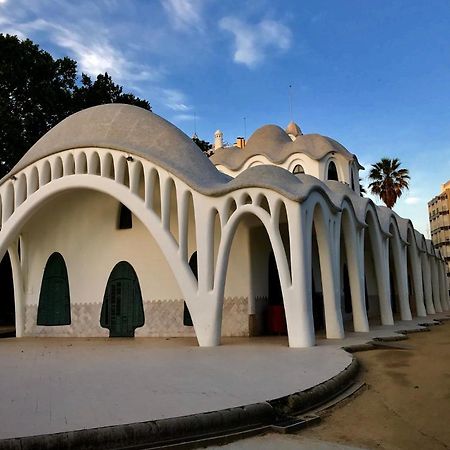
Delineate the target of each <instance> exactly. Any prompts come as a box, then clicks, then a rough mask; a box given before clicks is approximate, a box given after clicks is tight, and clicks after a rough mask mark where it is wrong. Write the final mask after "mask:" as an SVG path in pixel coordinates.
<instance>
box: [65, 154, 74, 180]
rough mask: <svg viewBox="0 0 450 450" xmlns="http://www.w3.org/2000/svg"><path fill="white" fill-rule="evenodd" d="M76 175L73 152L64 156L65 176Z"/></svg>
mask: <svg viewBox="0 0 450 450" xmlns="http://www.w3.org/2000/svg"><path fill="white" fill-rule="evenodd" d="M74 173H75V159H74V157H73V154H72V153H71V152H67V153H66V154H65V155H64V156H63V174H64V176H67V175H73V174H74Z"/></svg>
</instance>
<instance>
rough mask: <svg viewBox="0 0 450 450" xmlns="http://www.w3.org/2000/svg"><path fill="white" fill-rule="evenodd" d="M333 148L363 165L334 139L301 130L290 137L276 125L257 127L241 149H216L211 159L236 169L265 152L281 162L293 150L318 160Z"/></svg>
mask: <svg viewBox="0 0 450 450" xmlns="http://www.w3.org/2000/svg"><path fill="white" fill-rule="evenodd" d="M294 125H295V124H294ZM333 152H336V153H339V154H340V155H342V156H343V157H344V158H346V159H347V160H349V161H350V160H353V159H354V160H355V161H356V163H357V164H358V166H359V168H363V167H362V166H361V165H360V164H359V163H358V159H357V158H356V156H355V155H353V154H352V153H350V152H349V151H348V150H347V149H346V148H345V147H344V146H343V145H341V144H339V142H337V141H335V140H334V139H331V138H329V137H326V136H321V135H320V134H300V135H298V136H297V138H296V139H295V141H292V139H291V138H290V137H289V135H288V133H287V132H286V131H284V130H283V129H282V128H280V127H279V126H277V125H265V126H263V127H261V128H258V129H257V130H256V131H255V132H254V133H253V134H252V135H251V136H250V138H249V140H248V141H247V145H246V146H245V148H244V149H228V148H224V149H218V150H217V151H216V152H215V154H214V155H213V156H212V157H211V161H212V162H213V163H214V164H216V165H223V166H225V167H227V168H228V169H231V170H239V169H240V168H241V167H242V166H243V165H244V163H245V162H246V161H247V160H248V159H249V158H251V157H253V156H257V155H262V156H265V157H266V158H267V159H269V160H270V161H271V162H272V163H274V164H280V163H282V162H284V161H285V160H286V159H287V158H288V157H289V156H291V155H293V154H295V153H303V154H305V155H307V156H309V157H310V158H312V159H315V160H320V159H322V158H323V157H325V156H326V155H327V154H329V153H333Z"/></svg>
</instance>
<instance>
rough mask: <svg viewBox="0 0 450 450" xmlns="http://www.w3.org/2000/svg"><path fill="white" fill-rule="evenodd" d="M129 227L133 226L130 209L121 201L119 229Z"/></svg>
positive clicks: (127, 228)
mask: <svg viewBox="0 0 450 450" xmlns="http://www.w3.org/2000/svg"><path fill="white" fill-rule="evenodd" d="M130 228H133V218H132V215H131V211H130V210H129V209H128V208H127V207H126V206H125V205H122V203H121V204H120V209H119V230H129V229H130Z"/></svg>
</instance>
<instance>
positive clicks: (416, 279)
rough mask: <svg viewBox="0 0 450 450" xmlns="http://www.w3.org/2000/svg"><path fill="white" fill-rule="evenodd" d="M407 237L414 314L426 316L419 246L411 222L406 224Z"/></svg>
mask: <svg viewBox="0 0 450 450" xmlns="http://www.w3.org/2000/svg"><path fill="white" fill-rule="evenodd" d="M407 237H408V243H409V245H408V248H407V258H408V262H409V265H408V268H409V270H410V271H411V278H412V283H411V285H412V293H413V298H414V302H415V305H416V308H415V309H416V315H417V316H418V317H426V315H427V312H426V309H425V304H424V292H423V276H422V269H421V262H420V254H419V248H418V246H417V243H416V235H415V232H414V228H413V227H412V225H411V224H409V226H408V231H407Z"/></svg>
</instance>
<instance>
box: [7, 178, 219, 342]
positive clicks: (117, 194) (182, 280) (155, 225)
mask: <svg viewBox="0 0 450 450" xmlns="http://www.w3.org/2000/svg"><path fill="white" fill-rule="evenodd" d="M80 187H83V188H85V189H92V190H94V191H98V192H102V193H104V194H107V195H109V196H112V197H113V198H115V199H116V200H117V201H118V202H121V203H123V204H124V205H125V206H126V207H127V208H129V209H130V210H131V211H132V212H133V214H134V215H135V216H136V217H137V218H138V219H139V220H140V221H141V222H142V223H143V225H144V226H145V227H146V228H147V230H148V231H149V233H150V234H151V235H152V236H153V238H154V239H155V241H156V243H157V244H158V246H159V247H160V249H161V251H162V254H163V255H164V257H165V259H166V260H167V263H168V265H169V267H170V268H171V270H172V272H173V274H174V277H175V279H176V280H177V283H178V286H179V288H180V290H181V292H182V294H183V298H185V299H186V301H187V302H188V305H189V307H190V310H191V312H192V313H193V314H192V316H193V321H194V325H195V326H196V329H195V331H196V334H197V338H198V340H199V344H200V345H204V343H205V342H206V341H207V339H208V338H207V337H206V334H207V333H208V330H207V329H204V328H208V325H204V324H202V323H201V321H200V320H197V321H196V314H197V311H198V309H199V308H198V307H196V306H197V305H196V304H195V302H196V301H199V300H198V297H197V282H196V280H195V277H194V276H193V275H192V272H191V271H190V269H189V267H188V264H187V262H184V261H182V259H181V258H180V255H179V253H178V246H177V244H176V242H175V240H174V239H173V237H172V236H171V235H170V234H169V233H167V232H165V231H164V230H163V229H162V227H161V226H160V221H159V218H158V217H157V216H156V215H155V213H153V211H150V210H148V209H147V208H145V205H144V202H143V201H142V200H141V199H140V198H139V197H137V196H135V195H133V194H131V192H130V190H129V189H127V188H126V187H125V186H123V185H119V184H117V183H116V182H114V181H113V180H109V179H106V178H102V177H97V176H81V175H80V176H79V175H73V176H70V177H63V178H59V179H58V180H55V181H53V182H51V183H49V184H47V185H45V186H43V187H42V188H41V189H39V191H37V192H36V193H35V195H34V196H33V201H32V202H29V201H25V202H24V203H23V204H22V205H21V207H20V208H18V209H17V211H16V212H15V216H14V220H12V221H8V223H5V225H4V226H3V228H2V230H1V231H0V257H2V256H3V255H4V254H5V251H6V250H7V248H8V245H10V243H11V242H12V241H13V240H14V238H15V237H16V236H17V234H18V233H19V232H20V230H21V228H22V227H23V225H24V224H25V222H26V221H27V220H28V219H29V218H30V217H31V216H32V215H33V214H34V213H35V212H36V211H37V210H38V209H39V208H40V207H41V206H42V205H43V204H45V203H46V202H47V201H49V200H51V198H53V196H54V195H57V194H59V193H61V192H64V191H68V190H72V189H79V188H80ZM211 307H212V306H211Z"/></svg>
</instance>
